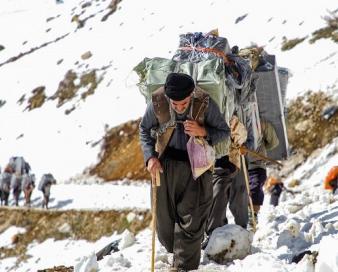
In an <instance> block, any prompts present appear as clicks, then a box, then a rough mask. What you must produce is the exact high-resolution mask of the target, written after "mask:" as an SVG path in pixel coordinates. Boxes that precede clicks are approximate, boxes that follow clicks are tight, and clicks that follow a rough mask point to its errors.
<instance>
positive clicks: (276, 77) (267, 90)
mask: <svg viewBox="0 0 338 272" xmlns="http://www.w3.org/2000/svg"><path fill="white" fill-rule="evenodd" d="M253 50H254V49H251V50H250V51H251V52H253ZM250 57H251V61H252V63H255V65H254V67H253V69H254V75H257V76H258V80H257V85H256V94H257V101H258V108H259V115H260V117H261V118H263V119H265V120H266V121H268V122H270V123H271V124H272V125H273V127H274V128H275V130H276V133H277V135H278V139H279V145H278V146H277V147H276V148H274V149H273V150H269V151H268V157H270V158H272V159H276V160H280V159H286V158H287V156H288V139H287V134H286V126H285V118H284V112H285V96H286V87H287V82H288V77H289V72H288V70H287V69H286V68H281V67H277V64H276V57H275V56H274V55H269V54H267V53H266V52H265V51H262V50H261V51H259V52H258V54H256V56H250ZM256 59H257V62H255V61H254V60H256Z"/></svg>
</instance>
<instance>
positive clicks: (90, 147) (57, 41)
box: [0, 0, 338, 180]
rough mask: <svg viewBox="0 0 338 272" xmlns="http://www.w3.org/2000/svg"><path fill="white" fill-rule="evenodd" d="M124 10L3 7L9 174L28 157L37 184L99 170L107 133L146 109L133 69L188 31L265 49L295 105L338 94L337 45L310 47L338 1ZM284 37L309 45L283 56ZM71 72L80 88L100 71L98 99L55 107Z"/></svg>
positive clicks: (78, 1)
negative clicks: (49, 176) (36, 94)
mask: <svg viewBox="0 0 338 272" xmlns="http://www.w3.org/2000/svg"><path fill="white" fill-rule="evenodd" d="M117 2H118V1H108V0H102V1H83V0H74V1H64V3H63V4H56V3H55V2H54V1H52V0H35V1H24V0H3V1H1V11H0V24H1V25H2V26H6V27H2V28H1V30H0V33H1V40H0V45H2V47H4V49H3V50H1V51H0V82H1V87H2V88H1V89H2V91H1V94H0V99H1V101H5V102H6V103H5V104H4V105H3V106H2V107H1V108H0V114H1V120H3V122H2V129H1V134H0V150H1V154H0V164H1V165H2V166H3V165H4V164H5V163H6V162H7V161H8V159H9V157H10V156H13V155H22V156H24V157H25V158H26V159H27V160H28V161H29V162H30V164H31V166H32V170H33V172H35V173H36V174H37V176H40V175H42V174H43V173H45V172H52V173H53V174H54V175H55V176H56V178H57V179H58V180H61V179H63V180H65V179H68V178H69V177H71V176H74V175H75V174H77V173H80V172H82V171H83V170H84V168H85V167H87V166H90V165H92V164H95V163H96V160H97V155H98V153H99V149H100V148H99V145H95V144H94V143H96V142H97V141H99V140H101V138H102V137H103V135H104V132H105V128H106V127H107V126H106V125H108V127H111V126H115V125H118V124H120V123H122V122H125V121H128V120H130V119H135V118H138V117H140V116H141V115H142V113H143V111H144V109H145V104H144V99H143V97H142V96H141V95H140V94H139V92H138V89H137V88H136V86H135V83H136V79H135V78H134V76H133V74H132V72H131V71H132V68H133V67H134V66H135V65H136V64H137V63H139V62H140V61H141V60H142V59H143V58H144V57H155V56H159V57H167V58H170V57H171V56H172V54H173V53H174V51H175V49H176V48H177V45H178V36H179V34H181V33H186V32H188V31H192V32H194V31H201V32H207V31H209V30H211V29H214V28H218V29H219V32H220V35H221V36H224V37H226V38H228V40H229V42H230V45H231V46H232V45H238V46H239V47H245V46H249V45H251V44H252V43H257V44H258V45H260V46H265V49H266V50H267V51H268V52H269V53H271V54H275V55H276V56H277V61H278V64H279V65H280V66H285V67H288V68H290V69H291V71H292V73H293V77H292V78H291V80H290V84H289V88H288V98H293V97H296V96H297V95H298V94H300V93H302V92H303V91H305V90H308V89H312V90H318V89H324V90H326V89H327V88H329V89H330V88H331V89H334V88H336V87H334V84H335V83H337V73H336V71H337V62H338V54H337V45H336V44H335V43H334V42H333V41H332V40H330V39H321V40H318V41H317V42H316V43H314V44H310V43H309V40H310V39H311V35H312V32H313V31H315V30H317V29H319V28H322V27H325V26H326V22H325V21H324V20H323V17H324V16H326V15H329V11H331V12H332V11H334V10H335V9H336V8H337V6H336V3H335V2H334V1H330V0H325V1H311V2H308V3H306V6H304V4H303V3H300V2H299V3H298V2H294V1H291V0H288V1H278V2H276V1H273V2H271V1H260V2H259V4H257V3H256V2H252V1H245V0H241V1H237V0H236V1H235V0H227V1H223V0H207V1H203V2H201V3H198V4H197V3H196V1H192V0H189V1H178V0H173V1H155V0H145V1H131V0H123V1H121V2H119V3H117ZM114 3H115V4H116V5H114ZM115 9H116V11H115V12H114V13H113V11H114V10H115ZM109 14H111V15H110V16H108V15H109ZM245 15H246V16H245ZM240 17H242V20H239V18H240ZM102 20H103V21H102ZM283 37H286V38H287V39H289V40H291V39H295V38H304V37H306V39H305V40H304V41H303V42H302V43H300V44H298V45H297V46H296V47H294V48H293V49H292V50H289V51H281V46H282V42H283ZM2 47H0V48H2ZM89 51H90V53H88V52H89ZM85 53H87V54H85ZM83 55H86V56H85V57H81V56H83ZM90 55H92V56H91V57H89V56H90ZM88 57H89V58H88ZM70 70H72V71H73V72H74V73H75V74H76V76H77V79H75V80H74V82H73V83H74V85H75V86H80V85H81V81H80V77H81V76H83V75H87V74H88V73H90V72H93V71H95V76H96V77H95V80H96V84H97V86H96V85H95V86H96V89H94V94H92V95H90V93H91V91H92V90H91V89H90V87H91V86H92V85H90V84H89V85H81V87H79V89H78V92H77V94H76V95H75V97H73V98H69V100H67V99H66V100H62V101H61V102H60V100H58V99H57V98H55V95H56V94H57V90H58V88H59V83H60V82H61V81H62V80H64V78H65V75H66V73H67V72H68V71H70ZM68 83H69V80H68ZM42 86H43V87H45V89H44V94H45V96H46V98H45V100H44V104H43V105H42V107H41V108H37V109H34V110H32V111H28V110H27V109H26V107H27V106H29V103H28V102H29V101H28V99H29V98H30V97H32V95H33V94H32V93H31V92H32V91H33V90H34V89H35V88H37V87H42ZM88 94H89V95H88ZM23 95H24V97H23ZM81 96H82V98H81ZM59 98H60V97H59ZM66 98H67V97H66ZM57 105H59V107H57ZM25 109H26V110H25ZM65 111H68V112H70V113H69V114H65Z"/></svg>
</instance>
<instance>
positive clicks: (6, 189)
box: [0, 165, 13, 206]
mask: <svg viewBox="0 0 338 272" xmlns="http://www.w3.org/2000/svg"><path fill="white" fill-rule="evenodd" d="M12 174H13V169H12V167H11V166H10V165H7V166H6V167H5V169H4V172H3V173H2V174H1V178H0V198H1V205H5V206H8V198H9V193H10V188H11V179H12Z"/></svg>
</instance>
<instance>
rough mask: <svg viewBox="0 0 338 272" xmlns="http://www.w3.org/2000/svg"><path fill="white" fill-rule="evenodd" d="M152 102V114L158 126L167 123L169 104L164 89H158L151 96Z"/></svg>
mask: <svg viewBox="0 0 338 272" xmlns="http://www.w3.org/2000/svg"><path fill="white" fill-rule="evenodd" d="M152 102H153V106H154V112H155V116H156V118H157V120H158V121H159V123H160V124H164V123H166V122H169V120H170V112H169V102H168V100H167V98H166V97H165V94H164V88H163V87H160V88H159V89H157V90H156V91H155V92H154V93H153V94H152Z"/></svg>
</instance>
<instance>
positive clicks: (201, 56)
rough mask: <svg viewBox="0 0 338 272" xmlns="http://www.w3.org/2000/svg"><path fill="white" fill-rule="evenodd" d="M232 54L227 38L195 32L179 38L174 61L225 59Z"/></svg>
mask: <svg viewBox="0 0 338 272" xmlns="http://www.w3.org/2000/svg"><path fill="white" fill-rule="evenodd" d="M230 52H231V51H230V46H229V43H228V40H227V39H226V38H223V37H219V36H217V35H212V34H203V33H202V32H194V33H187V34H181V35H180V36H179V45H178V49H177V51H176V53H175V55H174V56H173V59H174V60H177V61H180V60H183V61H190V62H199V61H201V60H208V59H213V58H215V57H223V56H225V55H226V54H229V53H230Z"/></svg>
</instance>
